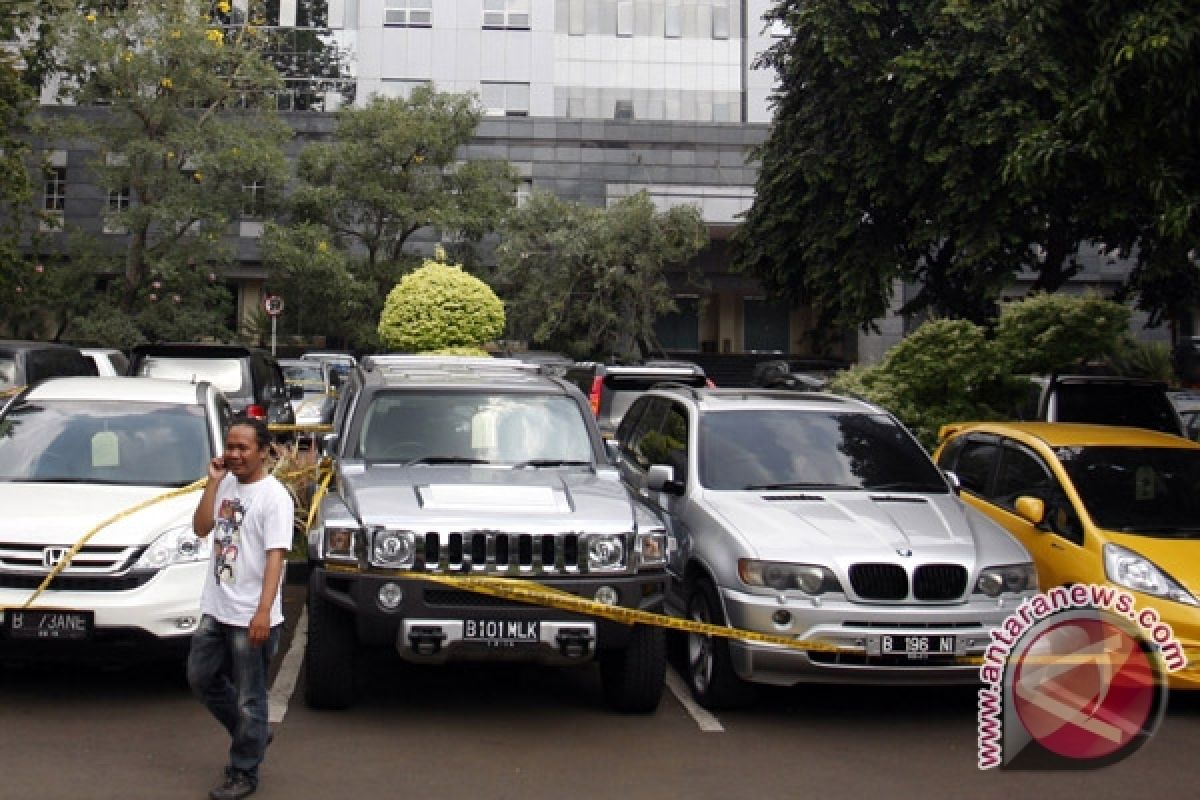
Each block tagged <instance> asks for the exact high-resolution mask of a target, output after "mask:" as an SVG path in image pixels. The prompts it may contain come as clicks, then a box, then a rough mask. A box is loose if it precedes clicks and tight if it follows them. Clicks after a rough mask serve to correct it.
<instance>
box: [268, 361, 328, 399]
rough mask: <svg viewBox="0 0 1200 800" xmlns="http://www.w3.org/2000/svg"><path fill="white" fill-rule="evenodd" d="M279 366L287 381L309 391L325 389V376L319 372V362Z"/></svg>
mask: <svg viewBox="0 0 1200 800" xmlns="http://www.w3.org/2000/svg"><path fill="white" fill-rule="evenodd" d="M279 367H280V369H282V370H283V379H284V380H285V381H286V382H287V383H290V384H293V385H296V386H302V387H304V391H305V392H309V393H312V392H323V391H325V378H324V376H323V375H322V374H321V365H320V364H317V363H312V364H280V365H279Z"/></svg>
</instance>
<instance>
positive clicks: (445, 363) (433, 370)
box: [360, 354, 545, 380]
mask: <svg viewBox="0 0 1200 800" xmlns="http://www.w3.org/2000/svg"><path fill="white" fill-rule="evenodd" d="M360 367H361V368H362V370H363V371H364V372H365V373H366V374H368V375H378V376H379V377H381V378H385V379H386V378H402V377H413V378H439V377H440V378H468V377H474V378H479V377H489V376H490V377H495V378H497V379H506V380H512V379H514V378H525V379H530V378H535V377H538V376H540V375H544V374H545V373H544V372H543V371H542V369H541V365H539V364H530V363H527V362H524V361H519V360H517V359H512V358H492V357H490V356H440V355H425V356H422V355H399V354H397V355H387V354H384V355H370V356H364V357H363V359H362V362H361V364H360Z"/></svg>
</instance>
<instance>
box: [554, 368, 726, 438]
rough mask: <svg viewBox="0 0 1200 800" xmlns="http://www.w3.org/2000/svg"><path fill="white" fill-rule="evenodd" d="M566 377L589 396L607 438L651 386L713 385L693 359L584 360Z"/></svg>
mask: <svg viewBox="0 0 1200 800" xmlns="http://www.w3.org/2000/svg"><path fill="white" fill-rule="evenodd" d="M565 377H566V379H567V380H568V381H570V382H571V383H573V384H575V385H576V386H578V387H579V390H580V391H581V392H583V396H584V397H586V398H587V399H588V404H589V405H590V406H591V407H592V413H593V414H595V415H596V422H597V423H598V424H599V426H600V433H601V435H603V436H604V437H605V438H606V439H611V438H613V435H614V434H615V433H616V430H617V425H618V424H619V423H620V422H621V417H622V416H623V415H624V414H625V411H626V410H627V409H628V408H629V406H630V405H632V404H633V401H634V400H635V399H637V397H638V395H640V394H641V393H642V392H644V391H646V390H647V389H650V388H651V387H653V386H657V385H659V384H664V383H681V384H683V385H685V386H694V387H696V388H700V387H704V386H712V381H710V380H708V376H706V375H705V374H704V369H703V368H702V367H701V366H700V365H699V364H693V363H692V362H690V361H646V362H643V363H641V364H602V363H600V362H596V361H580V362H578V363H577V364H575V365H574V366H573V367H570V368H568V369H567V374H566V376H565Z"/></svg>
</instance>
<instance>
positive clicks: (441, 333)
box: [379, 260, 504, 353]
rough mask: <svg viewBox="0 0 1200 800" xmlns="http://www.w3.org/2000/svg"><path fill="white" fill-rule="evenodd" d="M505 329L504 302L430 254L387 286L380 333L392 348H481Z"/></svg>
mask: <svg viewBox="0 0 1200 800" xmlns="http://www.w3.org/2000/svg"><path fill="white" fill-rule="evenodd" d="M503 331H504V303H503V302H501V300H500V298H498V297H497V296H496V293H495V292H493V291H492V289H491V287H489V286H488V285H487V284H486V283H484V282H483V281H481V280H479V279H478V278H476V277H474V276H473V275H469V274H467V273H466V272H463V271H462V269H461V268H459V267H457V266H454V265H450V264H443V263H441V262H440V261H434V260H426V261H425V262H424V264H423V265H422V266H421V267H420V268H419V269H417V270H415V271H414V272H411V273H409V274H408V275H405V276H404V277H403V278H402V279H401V280H400V283H398V284H396V286H395V288H394V289H392V291H390V292H388V296H387V300H385V301H384V304H383V313H382V314H381V315H380V317H379V339H380V342H381V343H382V344H383V346H384V347H385V348H387V349H389V350H403V351H406V352H413V353H426V352H430V351H434V350H438V351H448V350H452V349H458V348H470V349H471V350H472V351H474V350H476V349H481V346H482V345H483V343H484V342H488V341H491V340H493V339H495V338H497V337H498V336H500V334H501V333H502V332H503Z"/></svg>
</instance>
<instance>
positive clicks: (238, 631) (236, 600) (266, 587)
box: [187, 418, 293, 800]
mask: <svg viewBox="0 0 1200 800" xmlns="http://www.w3.org/2000/svg"><path fill="white" fill-rule="evenodd" d="M270 444H271V436H270V433H269V431H268V430H267V426H266V423H264V422H262V421H261V420H253V419H241V418H239V419H237V420H236V421H235V422H234V423H233V425H231V426H230V428H229V432H228V433H227V434H226V435H225V454H224V455H223V456H221V457H219V458H214V459H212V461H210V462H209V465H208V483H207V484H206V485H205V487H204V494H203V495H201V497H200V502H199V503H197V505H196V512H195V514H194V515H193V516H192V525H193V527H194V529H195V531H196V535H197V536H208V535H209V534H210V533H211V534H212V536H213V548H212V550H213V555H212V565H211V569H210V571H209V576H208V578H207V580H206V581H205V583H204V592H203V594H202V595H201V598H200V611H201V617H200V625H199V627H198V628H197V629H196V633H195V635H194V636H192V649H191V652H190V653H189V654H188V666H187V675H188V683H189V684H190V685H191V687H192V692H193V693H195V695H196V696H197V697H198V698H200V700H201V701H202V702H203V703H204V705H205V706H206V707H207V708H208V710H209V711H210V712H211V713H212V715H213V716H214V717H216V718H217V721H218V722H220V723H221V725H223V726H224V727H225V729H226V730H227V731H229V736H230V738H231V739H232V742H231V744H230V746H229V765H228V766H227V767H225V778H224V781H223V782H222V783H221V785H220V786H217V787H216V788H214V789H213V790H212V791H211V792H209V797H211V798H213V800H238V798H242V797H246V796H247V795H249V794H252V793H253V792H254V791H255V789H257V788H258V766H259V764H261V763H262V760H263V754H264V752H265V751H266V749H267V745H268V744H270V740H271V731H270V728H269V726H268V721H267V671H268V669H269V667H270V664H271V659H272V658H273V657H274V656H275V651H276V649H277V648H278V647H279V631H280V628H281V627H282V625H283V605H282V601H281V599H280V585H281V584H282V582H283V569H284V559H285V557H286V555H287V552H288V550H289V549H290V548H291V546H292V519H293V504H292V497H291V495H290V494H288V491H287V489H285V488H284V486H283V484H281V483H280V482H279V481H278V480H277V479H276V478H275V476H273V475H270V474H268V473H267V468H266V457H267V453H268V451H269V449H270Z"/></svg>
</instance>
